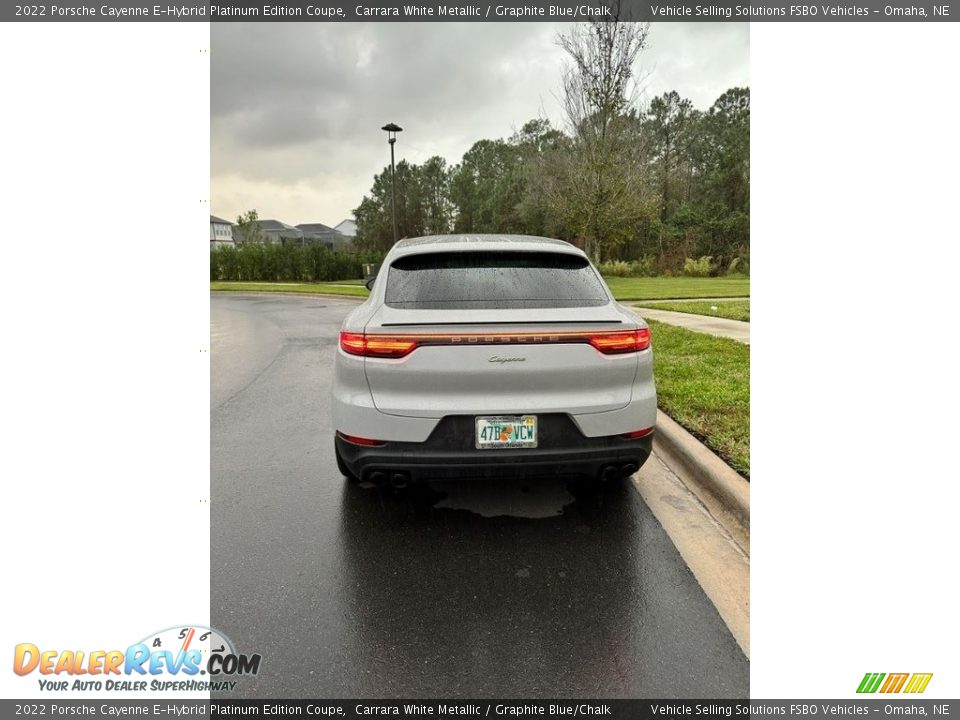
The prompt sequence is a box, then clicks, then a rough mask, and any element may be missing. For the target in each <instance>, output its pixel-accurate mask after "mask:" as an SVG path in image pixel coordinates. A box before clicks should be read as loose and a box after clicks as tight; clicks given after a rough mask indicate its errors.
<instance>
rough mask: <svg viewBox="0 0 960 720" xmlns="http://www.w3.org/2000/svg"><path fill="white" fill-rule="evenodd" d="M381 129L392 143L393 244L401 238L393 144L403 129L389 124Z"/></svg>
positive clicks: (394, 124)
mask: <svg viewBox="0 0 960 720" xmlns="http://www.w3.org/2000/svg"><path fill="white" fill-rule="evenodd" d="M380 129H381V130H385V131H386V133H387V142H388V143H390V183H391V185H392V186H393V189H392V190H391V195H392V196H393V197H392V198H391V200H390V204H391V205H392V206H393V242H397V240H399V239H400V236H399V233H398V232H397V169H396V167H395V166H394V164H393V144H394V143H395V142H396V141H397V133H398V132H402V131H403V128H402V127H400V126H399V125H397V124H396V123H388V124H386V125H384V126H383V127H382V128H380Z"/></svg>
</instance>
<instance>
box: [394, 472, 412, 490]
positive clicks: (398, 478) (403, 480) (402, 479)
mask: <svg viewBox="0 0 960 720" xmlns="http://www.w3.org/2000/svg"><path fill="white" fill-rule="evenodd" d="M390 484H391V485H392V486H393V487H395V488H397V489H398V490H399V489H400V488H405V487H406V486H407V485H409V484H410V479H409V478H408V477H407V474H406V473H399V472H395V473H393V474H392V475H390Z"/></svg>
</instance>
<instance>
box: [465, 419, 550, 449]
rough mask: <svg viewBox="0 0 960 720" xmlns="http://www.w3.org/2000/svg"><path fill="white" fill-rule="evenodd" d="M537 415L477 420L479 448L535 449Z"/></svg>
mask: <svg viewBox="0 0 960 720" xmlns="http://www.w3.org/2000/svg"><path fill="white" fill-rule="evenodd" d="M536 446H537V416H536V415H505V416H497V417H478V418H477V448H479V449H481V450H487V449H489V448H535V447H536Z"/></svg>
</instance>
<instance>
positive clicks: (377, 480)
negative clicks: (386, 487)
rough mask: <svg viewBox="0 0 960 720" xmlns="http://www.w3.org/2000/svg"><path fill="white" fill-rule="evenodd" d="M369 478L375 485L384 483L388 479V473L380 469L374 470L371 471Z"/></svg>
mask: <svg viewBox="0 0 960 720" xmlns="http://www.w3.org/2000/svg"><path fill="white" fill-rule="evenodd" d="M369 480H370V482H372V483H373V484H374V485H383V484H384V483H385V482H386V481H387V474H386V473H385V472H381V471H380V470H374V471H373V472H372V473H370V477H369Z"/></svg>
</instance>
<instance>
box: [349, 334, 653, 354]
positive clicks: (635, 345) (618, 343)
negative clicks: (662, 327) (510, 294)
mask: <svg viewBox="0 0 960 720" xmlns="http://www.w3.org/2000/svg"><path fill="white" fill-rule="evenodd" d="M561 343H589V344H590V345H592V346H593V347H594V348H596V349H597V350H599V351H600V352H602V353H603V354H604V355H618V354H622V353H634V352H640V351H641V350H646V349H647V348H649V347H650V330H649V329H648V328H637V329H636V330H613V331H604V332H553V333H551V332H521V333H517V332H513V333H511V332H507V333H472V334H455V335H448V334H432V333H429V334H422V335H421V334H418V335H377V334H367V333H352V332H341V333H340V348H341V349H342V350H343V351H344V352H345V353H350V354H351V355H360V356H363V357H381V358H402V357H405V356H407V355H409V354H410V353H412V352H413V351H414V350H416V349H417V348H418V347H421V346H424V345H456V346H463V345H466V346H470V345H550V344H552V345H557V344H561Z"/></svg>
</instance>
